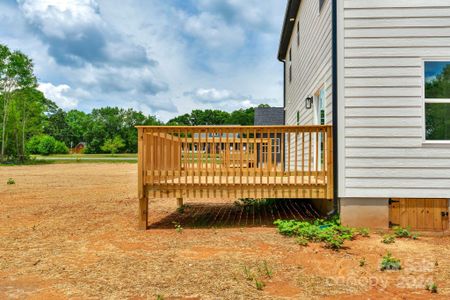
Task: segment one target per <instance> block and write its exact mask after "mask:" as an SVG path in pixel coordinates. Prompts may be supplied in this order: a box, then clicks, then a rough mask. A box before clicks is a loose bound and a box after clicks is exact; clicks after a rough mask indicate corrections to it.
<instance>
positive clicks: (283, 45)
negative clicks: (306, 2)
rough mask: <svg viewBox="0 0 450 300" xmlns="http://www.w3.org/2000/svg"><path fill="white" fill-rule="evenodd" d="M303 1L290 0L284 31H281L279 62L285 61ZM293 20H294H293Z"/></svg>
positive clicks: (285, 16) (285, 15)
mask: <svg viewBox="0 0 450 300" xmlns="http://www.w3.org/2000/svg"><path fill="white" fill-rule="evenodd" d="M300 2H301V0H288V4H287V6H286V12H285V14H284V21H283V29H282V31H281V37H280V45H279V48H278V60H279V61H284V59H285V58H286V54H287V49H288V46H289V41H290V39H291V35H292V31H293V30H294V27H295V22H294V21H293V20H295V18H296V16H297V13H298V9H299V7H300ZM292 19H293V20H292Z"/></svg>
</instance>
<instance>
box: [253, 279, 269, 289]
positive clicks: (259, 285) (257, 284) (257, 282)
mask: <svg viewBox="0 0 450 300" xmlns="http://www.w3.org/2000/svg"><path fill="white" fill-rule="evenodd" d="M255 285H256V289H257V290H258V291H262V290H263V288H264V287H265V286H266V285H265V284H264V282H262V281H259V280H257V279H255Z"/></svg>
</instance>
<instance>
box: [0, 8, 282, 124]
mask: <svg viewBox="0 0 450 300" xmlns="http://www.w3.org/2000/svg"><path fill="white" fill-rule="evenodd" d="M285 5H286V1H284V0H264V1H261V0H245V1H244V0H145V1H144V0H140V1H138V0H120V1H119V0H66V1H63V0H17V1H16V0H0V43H2V44H6V45H7V46H8V47H10V48H11V49H13V50H20V51H22V52H24V53H25V54H27V55H28V56H29V57H31V58H32V59H33V62H34V65H35V73H36V75H37V77H38V81H39V89H40V90H41V91H42V92H43V93H44V94H45V95H46V97H47V98H49V99H51V100H53V101H55V102H56V103H57V104H58V105H59V106H60V107H61V108H63V109H65V110H70V109H79V110H83V111H86V112H89V111H90V110H91V109H93V108H98V107H103V106H118V107H123V108H134V109H136V110H140V111H143V112H144V113H146V114H152V115H156V116H157V117H158V118H160V119H161V120H164V121H167V120H168V119H170V118H172V117H174V116H176V115H179V114H183V113H187V112H190V111H191V110H192V109H222V110H226V111H232V110H235V109H238V108H247V107H250V106H255V105H258V104H261V103H266V104H270V105H272V106H281V105H282V93H283V81H282V80H283V73H282V63H280V62H279V61H277V59H276V57H277V50H278V42H279V37H280V32H281V27H282V23H283V16H284V10H285Z"/></svg>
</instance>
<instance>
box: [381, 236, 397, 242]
mask: <svg viewBox="0 0 450 300" xmlns="http://www.w3.org/2000/svg"><path fill="white" fill-rule="evenodd" d="M381 242H382V243H384V244H393V243H395V236H394V235H392V234H385V235H384V236H383V239H382V240H381Z"/></svg>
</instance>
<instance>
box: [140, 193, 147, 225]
mask: <svg viewBox="0 0 450 300" xmlns="http://www.w3.org/2000/svg"><path fill="white" fill-rule="evenodd" d="M147 227H148V193H147V190H146V188H145V187H144V193H143V194H142V196H141V195H140V196H139V229H141V230H146V229H147Z"/></svg>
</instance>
